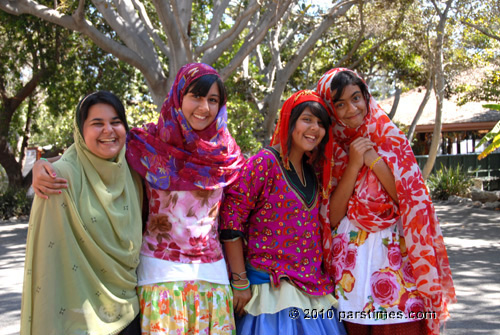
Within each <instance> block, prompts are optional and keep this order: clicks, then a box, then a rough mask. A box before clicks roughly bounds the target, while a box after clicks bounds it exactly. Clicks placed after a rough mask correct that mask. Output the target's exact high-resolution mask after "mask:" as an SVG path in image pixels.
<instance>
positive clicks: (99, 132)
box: [82, 103, 127, 159]
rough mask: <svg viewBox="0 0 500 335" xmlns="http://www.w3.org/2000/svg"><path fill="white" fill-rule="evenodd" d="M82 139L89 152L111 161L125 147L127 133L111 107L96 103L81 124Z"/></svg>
mask: <svg viewBox="0 0 500 335" xmlns="http://www.w3.org/2000/svg"><path fill="white" fill-rule="evenodd" d="M82 130H83V134H82V135H83V139H84V140H85V144H86V145H87V147H88V148H89V150H90V151H91V152H92V153H93V154H94V155H96V156H98V157H100V158H103V159H112V158H114V157H116V156H117V155H118V153H119V152H120V150H121V149H122V148H123V146H124V145H125V139H126V136H127V132H126V130H125V126H124V124H123V122H122V121H121V120H120V118H119V117H118V114H117V113H116V111H115V109H114V108H113V106H111V105H108V104H105V103H97V104H95V105H92V106H91V107H90V108H89V111H88V115H87V119H85V121H84V123H83V129H82Z"/></svg>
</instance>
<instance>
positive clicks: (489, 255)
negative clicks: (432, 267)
mask: <svg viewBox="0 0 500 335" xmlns="http://www.w3.org/2000/svg"><path fill="white" fill-rule="evenodd" d="M436 210H437V213H438V216H439V218H440V222H441V228H442V230H443V235H444V237H445V243H446V247H447V250H448V255H449V259H450V265H451V268H452V274H453V280H454V283H455V288H456V294H457V299H458V302H457V304H454V305H452V306H451V308H450V310H451V313H450V314H451V319H450V320H449V321H448V322H447V324H446V334H452V335H455V334H456V335H461V334H464V335H465V334H467V335H468V334H500V320H499V318H498V315H500V281H499V280H498V278H499V277H500V242H499V237H500V212H498V211H489V210H484V209H474V208H469V207H465V206H460V205H454V206H441V205H440V204H436Z"/></svg>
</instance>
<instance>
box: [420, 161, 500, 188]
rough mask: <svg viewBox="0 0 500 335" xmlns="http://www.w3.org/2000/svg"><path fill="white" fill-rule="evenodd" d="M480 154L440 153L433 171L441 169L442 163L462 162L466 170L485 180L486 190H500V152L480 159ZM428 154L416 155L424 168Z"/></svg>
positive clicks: (450, 165)
mask: <svg viewBox="0 0 500 335" xmlns="http://www.w3.org/2000/svg"><path fill="white" fill-rule="evenodd" d="M477 156H479V154H464V155H439V156H437V157H436V163H435V164H434V168H433V169H432V172H431V173H433V172H435V171H436V170H439V169H441V164H443V166H446V167H456V166H457V164H460V166H462V167H463V168H464V169H465V170H467V171H472V172H473V175H474V177H476V178H479V179H481V180H482V181H483V187H484V189H485V190H490V191H491V190H499V189H500V153H497V152H496V153H491V154H489V155H488V156H486V157H485V158H483V159H481V160H478V159H477ZM427 157H428V156H427V155H426V156H415V158H417V163H418V165H419V166H420V169H421V170H422V169H423V168H424V165H425V162H427Z"/></svg>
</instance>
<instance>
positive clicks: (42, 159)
mask: <svg viewBox="0 0 500 335" xmlns="http://www.w3.org/2000/svg"><path fill="white" fill-rule="evenodd" d="M40 160H41V161H46V162H48V161H49V160H48V159H47V158H45V157H40Z"/></svg>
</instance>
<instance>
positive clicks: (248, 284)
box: [231, 279, 250, 291]
mask: <svg viewBox="0 0 500 335" xmlns="http://www.w3.org/2000/svg"><path fill="white" fill-rule="evenodd" d="M231 286H232V287H233V288H234V289H235V290H236V291H244V290H246V289H248V288H250V280H248V279H247V283H246V284H244V285H238V284H235V283H233V281H232V280H231Z"/></svg>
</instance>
